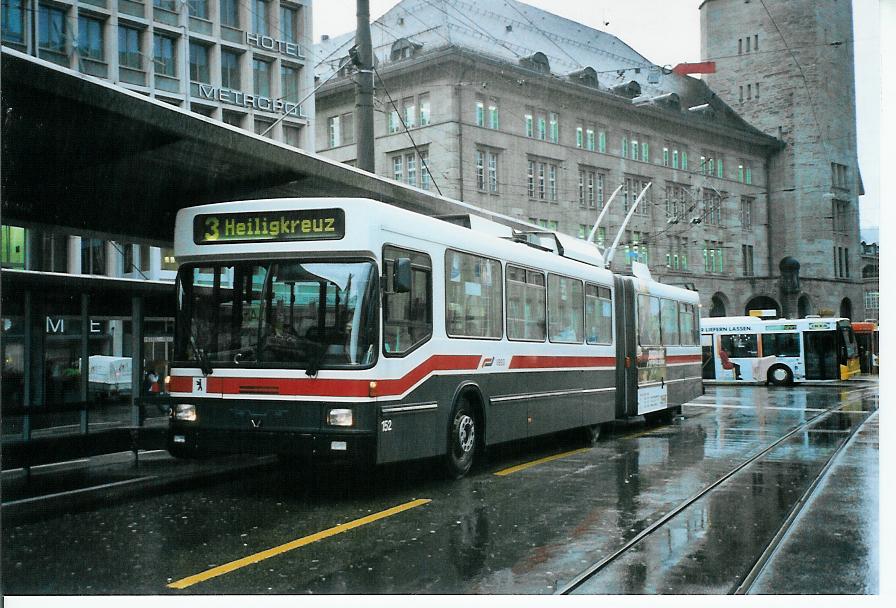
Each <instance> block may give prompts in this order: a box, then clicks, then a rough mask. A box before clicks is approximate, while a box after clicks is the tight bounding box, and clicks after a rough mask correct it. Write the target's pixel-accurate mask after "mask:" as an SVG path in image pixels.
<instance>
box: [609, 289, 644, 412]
mask: <svg viewBox="0 0 896 608" xmlns="http://www.w3.org/2000/svg"><path fill="white" fill-rule="evenodd" d="M613 282H614V286H615V291H616V418H617V419H622V418H626V417H628V416H637V415H638V352H637V350H638V345H637V335H636V332H635V329H636V328H635V314H636V313H635V289H634V285H633V284H632V281H631V280H630V279H627V278H624V277H618V276H614V277H613Z"/></svg>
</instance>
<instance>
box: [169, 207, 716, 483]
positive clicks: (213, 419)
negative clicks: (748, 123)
mask: <svg viewBox="0 0 896 608" xmlns="http://www.w3.org/2000/svg"><path fill="white" fill-rule="evenodd" d="M175 254H176V257H177V260H178V263H179V265H180V269H179V271H178V279H177V286H176V293H177V322H176V330H175V355H174V357H175V361H174V362H173V363H172V370H171V380H170V385H169V390H170V394H171V396H172V398H173V402H172V414H171V424H170V430H169V437H168V445H169V450H170V451H171V452H172V453H173V454H175V455H178V456H191V455H195V454H199V453H206V452H266V453H275V454H282V455H287V454H292V455H296V454H301V455H305V456H313V457H315V458H323V457H332V458H359V459H363V460H365V461H372V462H375V463H386V462H394V461H400V460H408V459H416V458H425V457H442V459H443V460H444V462H445V465H446V468H447V470H448V471H449V473H450V474H451V475H454V476H461V475H463V474H465V473H466V472H467V471H468V470H469V468H470V466H471V463H472V461H473V457H474V454H475V453H477V451H478V450H480V449H481V448H483V447H484V446H485V445H490V444H494V443H499V442H504V441H510V440H514V439H520V438H523V437H530V436H535V435H540V434H545V433H553V432H556V431H561V430H565V429H572V428H578V427H582V428H584V429H585V430H586V431H587V433H586V435H587V436H589V437H590V438H592V439H593V438H594V437H595V436H596V434H597V432H598V431H599V426H600V425H601V424H602V423H604V422H607V421H610V420H613V419H615V418H622V417H626V416H635V415H648V416H654V417H664V416H666V415H668V414H669V413H670V412H671V411H673V410H674V408H676V407H677V406H679V405H680V404H682V403H684V402H686V401H688V400H690V399H692V398H694V397H695V396H696V395H698V394H700V393H701V391H702V380H701V377H700V369H699V366H700V350H699V349H700V347H699V333H698V323H697V319H698V316H697V304H698V295H697V293H695V292H693V291H687V290H684V289H680V288H677V287H671V286H667V285H662V284H660V283H656V282H654V281H652V280H650V279H649V278H636V277H631V276H619V275H614V274H613V273H611V272H610V271H608V270H605V269H604V267H603V260H602V257H601V254H600V252H599V251H598V250H597V249H596V247H595V246H594V245H593V244H591V243H586V242H585V241H581V240H578V239H574V238H572V237H568V236H566V235H561V234H555V233H553V232H544V231H538V230H535V231H533V232H515V231H513V230H512V229H511V228H509V227H507V226H504V225H501V224H497V223H495V222H490V221H488V220H484V219H482V218H478V217H475V216H461V217H455V218H445V219H437V218H432V217H427V216H423V215H420V214H416V213H412V212H409V211H406V210H402V209H400V208H398V207H395V206H391V205H387V204H383V203H381V202H376V201H373V200H366V199H342V198H331V199H327V198H321V199H281V200H257V201H244V202H235V203H221V204H214V205H206V206H203V207H196V208H191V209H184V210H182V211H180V212H179V213H178V216H177V221H176V232H175ZM638 310H640V311H641V312H640V315H638V314H637V311H638ZM639 317H640V322H639Z"/></svg>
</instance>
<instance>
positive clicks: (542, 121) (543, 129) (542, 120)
mask: <svg viewBox="0 0 896 608" xmlns="http://www.w3.org/2000/svg"><path fill="white" fill-rule="evenodd" d="M547 124H548V123H547V117H546V116H545V114H544V112H539V113H538V115H537V117H536V125H537V127H538V130H537V131H536V134H535V135H536V137H537V138H538V139H540V140H542V141H544V140H546V139H547V138H548V127H547Z"/></svg>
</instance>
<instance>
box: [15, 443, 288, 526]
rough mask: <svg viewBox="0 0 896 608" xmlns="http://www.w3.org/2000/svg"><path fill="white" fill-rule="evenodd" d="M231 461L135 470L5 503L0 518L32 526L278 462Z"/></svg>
mask: <svg viewBox="0 0 896 608" xmlns="http://www.w3.org/2000/svg"><path fill="white" fill-rule="evenodd" d="M228 460H230V461H232V462H219V463H209V466H207V467H203V466H202V465H201V464H198V466H197V467H196V468H192V467H191V468H190V470H185V471H177V472H173V473H169V474H165V473H164V472H158V473H152V474H148V475H140V474H139V469H135V471H134V474H135V476H134V478H133V479H124V480H120V481H114V482H110V483H103V484H99V485H96V486H89V487H86V488H78V489H74V490H67V491H64V492H58V493H54V494H47V495H44V496H34V497H29V498H23V499H20V500H14V501H10V502H4V503H3V504H2V506H0V514H2V518H3V522H4V523H5V524H6V525H18V524H23V523H33V522H36V521H42V520H45V519H50V518H52V517H58V516H60V515H65V514H72V513H77V512H80V511H84V510H87V509H90V508H95V507H97V506H99V505H107V504H112V503H120V502H124V501H127V500H129V499H132V498H136V497H142V496H154V495H158V494H163V493H166V492H176V491H179V490H185V489H188V488H194V487H197V486H201V485H208V484H211V483H214V482H216V481H220V480H223V479H226V478H228V477H231V476H232V475H234V474H235V473H240V472H243V471H249V470H252V469H259V468H264V467H269V466H271V465H272V464H274V463H276V462H277V460H276V458H275V457H260V458H259V457H250V458H246V457H245V456H240V457H235V458H229V459H228ZM200 462H201V461H200Z"/></svg>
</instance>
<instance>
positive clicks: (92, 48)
mask: <svg viewBox="0 0 896 608" xmlns="http://www.w3.org/2000/svg"><path fill="white" fill-rule="evenodd" d="M78 52H79V53H80V54H81V57H83V58H85V59H92V60H94V61H103V22H102V21H100V20H99V19H95V18H93V17H87V16H85V15H78Z"/></svg>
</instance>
